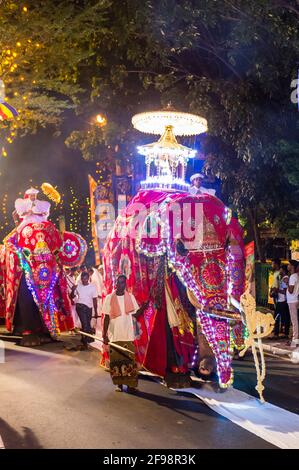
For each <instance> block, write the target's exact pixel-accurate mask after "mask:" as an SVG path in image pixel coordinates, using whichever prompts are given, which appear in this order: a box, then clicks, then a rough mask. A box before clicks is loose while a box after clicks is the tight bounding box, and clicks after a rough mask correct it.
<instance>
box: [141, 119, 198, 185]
mask: <svg viewBox="0 0 299 470" xmlns="http://www.w3.org/2000/svg"><path fill="white" fill-rule="evenodd" d="M132 124H133V126H134V127H135V129H137V130H139V131H141V132H147V133H149V134H162V135H161V137H160V139H159V140H158V141H157V142H153V143H151V144H147V145H141V146H139V147H138V152H139V153H140V154H141V155H144V156H145V164H146V180H145V181H142V182H141V188H142V189H155V188H159V189H176V190H179V191H188V189H189V184H187V183H186V182H185V177H186V168H187V162H188V160H189V158H194V157H195V155H196V150H193V149H190V148H189V147H186V146H184V145H181V144H179V143H178V141H177V139H176V137H175V134H177V135H188V136H190V135H195V134H200V133H202V132H205V131H206V130H207V121H206V120H205V119H204V118H202V117H200V116H196V115H194V114H189V113H179V112H176V111H171V110H165V111H153V112H148V113H141V114H136V115H135V116H133V118H132Z"/></svg>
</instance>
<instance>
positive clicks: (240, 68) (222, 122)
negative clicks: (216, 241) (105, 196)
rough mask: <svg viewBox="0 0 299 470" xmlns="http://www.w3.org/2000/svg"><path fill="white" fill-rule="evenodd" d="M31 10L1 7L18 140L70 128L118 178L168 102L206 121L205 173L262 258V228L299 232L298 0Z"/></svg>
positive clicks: (168, 0)
mask: <svg viewBox="0 0 299 470" xmlns="http://www.w3.org/2000/svg"><path fill="white" fill-rule="evenodd" d="M26 8H27V10H26V11H24V8H23V7H22V6H20V5H18V4H17V3H16V2H13V1H4V2H2V4H1V5H0V13H1V18H3V22H2V23H1V25H0V38H1V39H0V45H1V49H2V51H3V54H4V59H5V60H4V65H5V67H6V68H5V70H4V77H3V78H4V80H5V83H6V86H7V91H8V95H9V98H10V99H11V100H12V104H17V106H19V109H21V113H20V120H19V121H17V122H16V123H15V124H13V126H15V127H16V129H13V132H14V133H15V134H16V135H20V132H28V131H30V132H31V131H34V130H37V129H38V128H39V126H41V125H42V126H50V127H51V128H53V132H61V127H62V125H63V121H65V120H66V119H67V120H68V123H69V124H68V136H67V139H66V143H67V145H68V146H69V147H71V148H75V149H79V150H80V151H81V152H82V154H83V155H84V157H85V158H86V159H94V158H96V159H97V160H100V161H101V163H102V164H103V165H106V167H107V169H109V170H110V171H112V168H113V166H114V163H115V159H118V158H120V159H121V158H124V159H128V160H130V158H131V157H132V155H133V154H134V152H135V143H136V134H135V133H134V132H133V131H132V129H131V124H130V119H131V116H132V114H134V113H135V112H138V111H140V110H146V109H155V108H157V107H159V106H160V105H161V103H162V105H163V104H166V103H168V102H169V101H171V102H172V104H173V105H174V106H176V107H177V108H178V109H183V110H190V111H192V112H195V113H198V114H200V115H204V116H205V117H206V118H207V120H208V123H209V134H208V138H206V139H205V141H204V143H203V146H204V150H205V152H206V154H207V155H208V159H207V164H208V165H210V166H211V167H212V168H213V169H214V171H215V172H216V173H217V174H218V175H219V176H220V177H221V179H222V181H223V184H224V197H225V200H226V202H227V204H231V205H232V206H234V207H235V208H236V209H237V210H238V211H239V213H240V214H241V215H242V216H245V217H246V219H247V220H248V221H249V223H248V229H249V230H250V229H252V236H253V237H254V238H255V241H256V244H257V247H258V256H259V258H261V259H262V258H263V257H264V254H263V247H262V245H261V243H260V236H259V228H260V224H261V222H263V221H264V220H268V221H269V222H270V223H271V224H273V225H274V226H277V227H278V229H279V230H280V231H283V232H286V233H287V234H288V235H289V236H293V235H294V234H295V232H294V227H291V225H292V222H290V221H292V220H293V219H294V213H293V212H292V211H293V207H294V201H293V199H292V198H293V197H295V196H296V194H297V193H296V191H298V185H299V184H298V174H297V172H296V171H294V169H295V167H296V163H295V161H294V159H295V157H296V155H297V149H296V141H297V132H298V113H297V108H296V106H295V105H294V104H293V103H292V102H291V100H290V94H291V89H290V84H291V81H292V79H294V78H295V77H296V75H297V57H298V52H299V41H298V27H297V23H298V16H299V13H298V7H297V2H296V1H295V0H289V1H287V0H270V1H269V0H258V1H256V0H246V1H245V0H221V1H220V0H214V1H210V0H185V1H184V2H181V1H178V0H159V1H154V0H145V1H143V2H140V1H138V0H117V1H116V0H98V1H96V0H77V1H70V0H68V1H59V0H56V1H49V0H45V1H33V0H32V1H28V5H26ZM18 43H20V45H18ZM20 48H21V49H20ZM19 49H20V50H21V51H22V54H18V52H17V51H18V50H19ZM8 51H10V53H8ZM11 52H16V53H17V54H18V55H17V56H16V57H14V55H13V57H14V60H15V62H14V60H12V58H11ZM6 60H7V61H8V62H7V63H5V61H6ZM14 64H15V65H17V67H15V66H14ZM2 76H3V73H2ZM16 93H18V95H15V94H16ZM99 111H100V112H103V113H104V114H106V115H107V117H108V125H107V126H105V127H103V128H101V129H99V128H95V127H94V126H90V122H91V116H93V115H94V114H95V113H97V112H99ZM70 116H72V117H71V119H70ZM86 121H87V122H86ZM10 138H11V137H10ZM290 195H292V196H290ZM295 216H296V215H295ZM296 217H297V216H296ZM295 224H296V223H295ZM295 229H296V227H295ZM296 230H297V229H296Z"/></svg>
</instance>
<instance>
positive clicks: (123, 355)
mask: <svg viewBox="0 0 299 470" xmlns="http://www.w3.org/2000/svg"><path fill="white" fill-rule="evenodd" d="M126 282H127V278H126V276H125V275H123V274H121V275H120V276H118V278H117V282H116V289H115V291H113V292H112V294H109V295H107V296H106V298H105V301H104V304H103V309H102V311H103V313H104V315H105V319H104V329H103V341H104V343H105V344H108V343H109V341H110V342H111V343H114V344H115V345H116V346H117V345H118V346H122V347H123V348H125V349H127V351H123V350H120V349H118V348H117V347H114V346H113V345H111V346H110V348H109V355H110V375H111V378H112V381H113V383H114V385H116V391H120V392H122V391H123V385H127V387H128V391H129V392H133V391H135V390H136V389H137V385H138V370H137V367H136V363H135V346H134V339H135V335H134V325H133V317H135V318H137V317H138V316H139V315H141V314H142V313H143V312H144V311H145V309H146V308H147V306H148V303H144V304H143V305H142V306H141V307H140V308H139V306H138V303H137V301H136V299H135V297H134V295H133V294H129V292H128V291H127V290H126Z"/></svg>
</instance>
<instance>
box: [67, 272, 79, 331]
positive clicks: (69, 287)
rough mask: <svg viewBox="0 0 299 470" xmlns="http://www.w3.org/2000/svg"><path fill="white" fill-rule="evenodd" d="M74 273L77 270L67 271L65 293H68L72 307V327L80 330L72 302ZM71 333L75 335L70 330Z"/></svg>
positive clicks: (74, 284) (74, 281)
mask: <svg viewBox="0 0 299 470" xmlns="http://www.w3.org/2000/svg"><path fill="white" fill-rule="evenodd" d="M76 271H77V268H71V269H69V270H68V271H67V274H66V282H67V292H68V295H69V298H70V300H71V305H72V317H73V321H74V326H75V328H78V329H80V328H81V323H80V320H79V317H78V314H77V311H76V304H75V302H74V299H73V298H72V292H73V290H74V288H75V287H76ZM71 333H76V332H75V329H74V330H72V331H71Z"/></svg>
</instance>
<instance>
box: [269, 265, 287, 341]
mask: <svg viewBox="0 0 299 470" xmlns="http://www.w3.org/2000/svg"><path fill="white" fill-rule="evenodd" d="M288 284H289V276H288V267H287V266H286V265H282V266H281V268H280V277H279V287H278V298H277V303H276V308H275V326H274V336H273V338H275V339H278V337H279V333H280V331H281V330H282V329H283V332H284V338H288V337H289V331H290V312H289V307H288V304H287V297H286V291H287V288H288Z"/></svg>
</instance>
